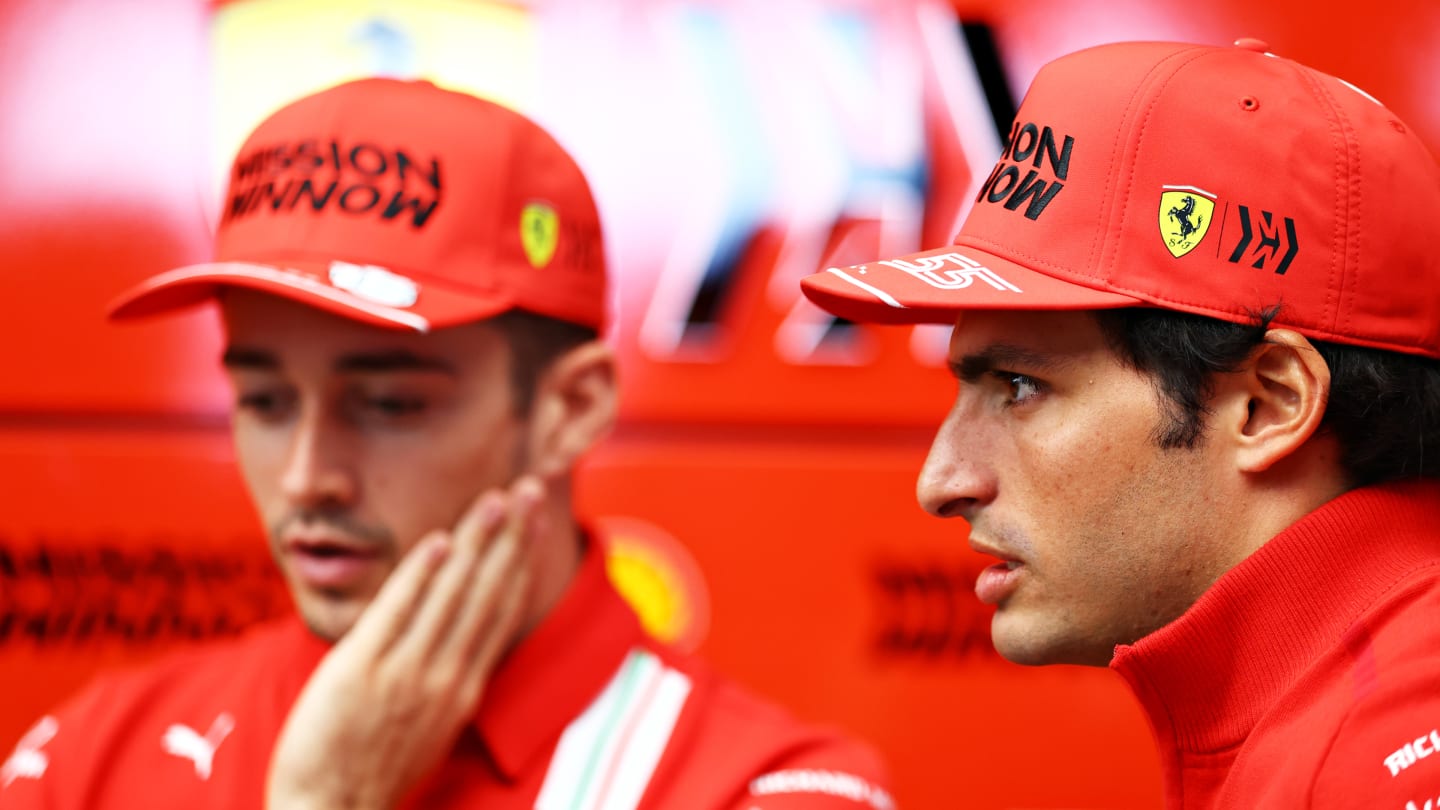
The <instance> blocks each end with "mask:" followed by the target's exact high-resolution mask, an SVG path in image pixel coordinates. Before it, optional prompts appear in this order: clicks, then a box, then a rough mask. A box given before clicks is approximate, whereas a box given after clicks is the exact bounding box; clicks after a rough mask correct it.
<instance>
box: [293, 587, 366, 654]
mask: <svg viewBox="0 0 1440 810" xmlns="http://www.w3.org/2000/svg"><path fill="white" fill-rule="evenodd" d="M298 609H299V611H300V617H301V619H302V620H303V621H304V622H305V626H306V627H307V628H309V629H310V632H311V633H313V634H314V635H315V636H316V637H317V638H320V639H322V640H324V641H328V642H330V643H332V644H333V643H334V642H336V641H339V640H340V639H341V638H342V637H344V635H345V634H346V633H348V632H350V628H351V627H354V626H355V622H357V621H359V619H360V613H361V612H362V611H363V610H364V609H365V605H364V604H363V603H360V602H359V601H358V600H349V599H347V600H343V601H341V600H323V601H322V600H318V599H316V598H315V597H310V598H308V599H305V600H300V604H299V605H298Z"/></svg>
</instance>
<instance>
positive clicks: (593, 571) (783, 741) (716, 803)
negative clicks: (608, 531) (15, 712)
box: [0, 548, 893, 810]
mask: <svg viewBox="0 0 1440 810" xmlns="http://www.w3.org/2000/svg"><path fill="white" fill-rule="evenodd" d="M327 649H328V648H327V646H326V645H325V644H324V643H322V642H321V641H319V640H317V639H316V638H315V637H314V636H312V635H311V634H310V633H309V631H308V630H306V629H305V628H304V626H303V625H302V624H300V622H299V621H298V620H296V619H288V620H285V621H282V622H279V623H275V624H272V625H269V626H265V627H262V628H258V629H255V630H252V631H251V632H249V633H247V634H246V635H245V636H243V637H242V638H240V639H238V640H235V641H231V642H225V643H221V644H217V645H212V646H208V647H202V648H199V649H196V650H192V651H187V652H184V653H181V654H178V655H175V656H173V657H171V658H169V659H167V660H166V661H165V662H164V663H162V664H161V665H159V666H156V667H152V668H149V669H146V670H142V671H139V672H135V673H129V674H123V675H112V676H107V677H105V678H103V679H102V680H100V681H99V682H97V683H96V684H94V685H93V686H91V687H90V688H89V689H87V690H86V691H84V692H83V693H82V694H81V695H79V696H78V697H76V698H75V699H74V700H72V701H70V702H69V703H68V704H67V705H66V706H64V707H63V708H61V709H60V710H59V711H58V712H56V713H55V714H54V715H53V717H54V722H57V723H58V726H50V727H49V728H51V729H53V733H47V732H46V726H45V725H43V723H44V721H42V725H40V726H37V728H38V729H39V731H38V732H33V733H34V734H35V736H31V737H30V738H29V739H28V741H22V743H21V749H27V750H23V751H22V750H20V749H17V752H16V753H15V754H14V755H12V756H11V759H10V760H9V761H8V762H7V763H6V764H5V777H4V778H3V779H0V807H5V808H15V809H16V810H19V809H20V808H49V809H51V810H110V809H114V810H129V809H130V808H136V809H138V808H146V810H164V808H176V809H177V810H178V809H179V808H186V809H187V810H188V809H189V808H196V807H205V808H211V809H212V810H239V809H240V808H260V807H262V806H263V789H264V784H265V774H266V772H267V769H268V765H269V759H270V752H271V749H272V747H273V745H274V742H275V739H276V736H277V735H278V734H279V731H280V729H281V726H282V725H283V723H284V721H285V718H286V715H287V714H288V711H289V707H290V706H291V704H292V703H293V702H294V700H295V698H296V697H297V695H298V694H299V692H300V689H301V687H302V686H303V685H304V683H305V681H306V679H307V678H308V676H309V674H310V672H311V671H312V670H313V669H314V667H315V666H316V665H317V664H318V663H319V662H320V660H321V658H322V657H323V656H324V655H325V653H326V651H327ZM636 651H640V652H642V653H645V654H648V656H653V658H654V659H655V660H658V663H659V664H660V665H661V667H663V669H661V671H671V672H674V673H678V674H679V675H682V676H683V677H684V678H685V679H688V682H689V684H690V691H689V694H688V697H687V699H686V700H685V702H684V704H683V708H682V709H681V710H680V713H679V715H678V717H677V719H676V720H675V722H674V725H673V730H672V731H671V732H670V734H669V737H668V741H667V742H666V744H665V746H664V749H663V753H662V754H661V755H660V757H659V760H658V763H657V764H656V765H655V767H654V769H653V771H652V772H651V773H650V774H649V777H648V786H647V787H646V788H645V790H644V792H643V794H641V796H640V799H639V802H638V804H636V805H635V807H636V808H637V810H659V809H660V808H687V810H690V809H694V808H702V809H703V808H727V809H728V808H737V810H738V809H739V808H745V809H747V810H748V808H757V809H758V810H859V808H865V807H871V808H875V809H876V810H887V808H889V807H891V806H893V805H891V804H890V798H889V794H888V793H887V792H886V791H885V787H884V785H885V780H886V777H885V776H884V773H883V766H882V765H881V763H880V760H879V758H878V756H877V755H876V754H875V753H874V752H873V751H872V750H871V749H870V748H869V747H868V746H865V745H863V744H861V743H858V742H855V741H853V740H850V739H848V738H846V737H844V736H843V735H840V734H839V733H836V732H833V731H829V730H822V729H817V728H812V727H810V726H807V725H804V724H802V723H800V722H799V721H797V720H796V719H795V718H793V717H792V716H790V715H789V714H787V713H786V712H785V711H783V710H782V709H780V708H779V707H776V706H773V705H771V704H769V703H766V702H764V701H762V700H760V699H758V698H756V697H754V696H752V695H750V694H748V693H746V692H745V691H744V690H742V689H741V688H739V687H737V686H735V685H733V684H731V683H728V682H727V681H725V680H724V679H722V678H720V677H718V676H717V675H715V674H714V673H713V672H711V671H709V670H708V669H706V667H705V666H704V665H703V664H702V663H701V662H700V661H698V660H696V659H694V658H690V657H687V656H682V655H679V654H677V653H675V652H673V651H671V650H669V649H668V648H665V647H664V646H662V645H660V644H658V643H656V642H654V641H653V640H651V639H649V638H648V637H647V636H645V635H644V633H643V631H642V630H641V628H640V625H639V622H638V621H637V619H636V618H635V616H634V614H633V613H632V612H631V611H630V608H629V607H628V605H626V604H625V603H624V601H623V600H622V599H621V598H620V596H619V595H618V594H617V593H616V592H615V591H614V589H613V588H612V586H611V585H610V583H609V580H608V578H607V577H606V575H605V570H604V560H603V556H602V555H601V554H600V553H599V552H598V551H596V550H594V549H593V548H592V549H591V550H590V551H589V552H588V553H587V556H586V559H585V561H584V563H583V564H582V567H581V570H580V572H579V574H578V575H577V576H576V578H575V580H574V582H573V583H572V585H571V587H570V589H569V590H568V591H567V593H566V595H565V597H564V598H563V599H562V601H561V603H560V604H559V605H557V607H556V609H555V610H554V611H552V613H551V614H550V616H548V617H547V618H546V621H545V622H544V623H542V625H541V626H540V627H539V628H537V629H536V631H535V632H534V633H532V634H531V635H530V636H529V637H528V638H527V639H526V640H525V641H524V642H522V643H521V645H520V646H519V647H517V648H516V650H515V651H513V652H512V653H511V654H510V655H509V656H508V657H507V659H506V660H505V661H504V662H503V663H502V665H501V668H500V669H499V670H498V671H497V672H496V674H495V676H494V677H493V678H492V680H491V683H490V684H489V685H488V688H487V691H486V694H485V697H484V698H483V700H482V703H481V706H480V709H479V711H478V713H477V716H476V720H475V723H474V724H473V725H472V726H470V727H469V728H467V730H466V731H465V732H464V733H463V734H462V736H461V738H460V741H459V743H458V744H457V746H456V747H455V750H454V751H453V752H452V754H451V756H450V757H449V759H447V760H446V761H445V762H444V763H443V764H442V766H441V767H440V768H439V769H438V771H437V772H436V773H435V774H434V775H433V777H432V778H431V779H429V780H428V781H427V782H426V783H425V784H424V785H423V786H421V787H419V788H417V790H416V791H415V792H414V793H413V794H412V795H411V796H410V797H408V801H406V802H405V804H404V806H407V807H425V808H479V807H483V808H485V809H486V810H505V808H516V809H517V810H518V808H526V809H527V810H528V808H531V807H534V806H536V798H537V795H538V794H539V792H540V790H541V786H542V784H543V783H544V782H545V780H546V777H547V773H548V772H549V771H550V770H551V765H552V757H553V756H554V755H555V752H556V746H557V743H558V742H559V740H560V738H561V735H562V734H563V733H565V732H566V729H567V727H569V726H570V725H571V723H572V721H574V720H575V719H576V717H577V716H579V715H581V713H582V712H584V711H585V710H586V709H587V708H588V707H589V706H590V704H591V702H592V701H595V700H596V699H597V695H599V694H600V693H601V691H602V689H604V688H605V687H606V685H607V684H608V683H610V682H611V680H612V677H615V675H616V672H617V667H619V666H620V665H621V663H622V662H623V661H625V660H627V656H630V655H632V654H633V653H635V652H636ZM222 715H228V716H229V717H230V718H231V720H232V721H233V722H227V721H224V720H221V719H220V718H221V716H222ZM176 724H182V725H184V726H187V727H188V728H189V729H190V730H192V731H193V732H195V734H197V735H199V736H201V737H211V738H212V739H219V740H220V742H219V744H218V745H215V746H214V749H213V757H212V761H211V762H210V763H209V764H210V766H211V767H210V773H208V774H202V773H201V767H200V766H199V764H198V763H197V762H195V761H193V760H192V759H191V758H187V757H185V756H181V755H177V754H175V753H173V752H171V751H167V745H166V742H165V740H166V737H167V734H170V733H171V731H170V730H171V729H172V728H173V727H174V726H175V725H176ZM226 726H231V727H230V728H229V730H228V731H226V730H225V728H226ZM621 742H622V743H623V742H624V740H621ZM37 757H38V758H39V759H37ZM39 761H43V762H44V767H43V768H42V770H43V773H41V774H39V775H36V774H34V773H33V770H34V766H35V764H36V763H37V762H39ZM27 768H28V769H29V770H30V773H28V774H27V773H25V772H26V770H27ZM777 772H778V773H779V774H781V776H780V778H778V779H776V778H771V779H770V780H769V781H768V782H761V783H756V784H758V785H760V788H759V789H755V786H754V785H752V783H754V782H755V780H757V779H762V780H763V779H764V778H765V777H767V776H771V777H773V776H774V775H775V774H776V773H777ZM825 775H829V776H828V777H827V776H825ZM603 777H604V775H603V774H601V775H600V777H599V778H603ZM857 786H860V787H859V788H858V792H857ZM752 793H753V795H752ZM593 804H594V803H593V802H591V803H578V804H570V803H567V806H573V807H577V808H583V807H589V806H592V805H593ZM602 806H606V807H610V806H615V805H613V804H605V805H602Z"/></svg>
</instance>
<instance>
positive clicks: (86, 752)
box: [0, 79, 893, 810]
mask: <svg viewBox="0 0 1440 810" xmlns="http://www.w3.org/2000/svg"><path fill="white" fill-rule="evenodd" d="M605 287H606V274H605V256H604V250H603V248H602V243H601V229H600V221H599V217H598V215H597V212H596V208H595V203H594V201H593V199H592V197H591V194H590V191H589V187H588V185H587V184H586V181H585V179H584V177H583V176H582V174H581V172H580V170H579V168H578V167H577V166H576V165H575V163H574V161H573V160H572V159H571V158H570V156H569V155H568V154H566V152H565V151H564V150H563V149H562V148H561V147H560V146H559V145H558V144H557V143H556V142H555V141H554V140H553V139H552V138H551V137H550V136H549V135H547V134H546V133H545V132H544V131H542V130H541V129H540V128H539V127H537V126H536V125H535V124H534V123H532V122H531V121H529V120H527V119H526V118H524V117H522V116H520V115H518V114H517V113H515V112H512V111H510V110H507V109H505V108H503V107H501V106H498V105H495V104H491V103H489V102H486V101H481V100H479V99H476V98H473V97H470V96H467V95H463V94H460V93H454V92H450V91H447V90H442V89H440V88H438V87H435V86H434V85H431V84H428V83H420V82H400V81H394V80H388V79H368V80H362V81H358V82H351V83H348V84H344V85H340V86H338V87H335V88H332V89H329V90H327V91H324V92H321V93H318V94H315V95H312V96H309V97H307V98H304V99H301V100H300V101H297V102H295V103H293V104H291V105H289V106H287V107H285V108H283V109H281V110H280V111H278V112H276V113H275V114H274V115H272V116H271V117H270V118H268V119H267V120H266V121H265V122H264V123H262V124H261V125H260V127H259V128H258V129H257V130H256V131H255V132H254V133H253V134H252V135H251V136H250V138H249V139H248V140H247V142H246V143H245V145H244V146H243V147H242V148H241V150H240V153H239V155H238V157H237V159H236V161H235V164H234V167H233V172H232V175H231V178H230V186H229V190H228V193H227V196H226V199H225V202H224V210H223V215H222V219H221V223H220V229H219V236H218V243H217V256H216V260H215V261H214V262H211V263H208V264H205V265H201V266H197V267H187V268H182V269H179V270H174V271H171V272H168V273H164V274H162V275H159V276H156V277H154V278H152V279H150V280H148V281H146V282H145V283H143V284H142V285H141V286H140V287H139V288H137V289H135V290H132V291H130V292H129V293H127V294H126V295H125V296H124V297H123V298H122V299H121V300H120V301H119V302H118V303H117V305H116V307H115V309H114V311H113V313H112V314H113V315H114V316H115V317H117V318H133V317H139V316H145V315H151V314H154V313H159V312H164V311H169V310H172V309H174V308H176V307H181V306H185V305H190V304H195V303H199V302H202V301H211V300H213V301H216V302H217V303H218V308H219V310H220V313H221V316H222V319H223V321H224V326H225V333H226V349H225V353H224V365H225V367H226V369H227V371H228V373H229V375H230V378H231V381H232V383H233V387H234V390H235V414H234V423H233V430H234V438H235V446H236V450H237V456H238V458H239V463H240V467H241V471H242V473H243V476H244V479H245V482H246V485H247V486H248V488H249V492H250V495H251V497H252V499H253V500H254V502H255V505H256V507H257V510H258V511H259V514H260V517H261V518H262V520H263V521H264V524H265V525H266V527H267V528H268V529H269V538H270V545H271V550H272V551H273V553H274V555H275V558H276V561H277V563H278V565H279V567H280V569H281V572H282V574H283V576H284V578H285V581H286V583H287V585H288V586H289V589H290V592H291V594H292V596H293V597H294V602H295V605H296V607H297V614H298V615H297V616H296V617H295V618H294V619H290V620H286V621H283V622H281V623H279V624H278V625H275V626H271V627H266V628H263V629H261V630H258V631H255V632H252V633H251V634H249V635H247V636H246V637H244V638H242V639H240V640H239V641H238V642H234V643H229V644H225V645H221V646H218V647H214V648H206V649H201V650H199V651H195V652H188V653H184V654H181V655H180V656H178V657H175V658H172V659H171V660H169V661H167V662H165V663H163V664H161V665H160V666H159V667H157V668H152V669H150V670H148V671H144V672H140V673H135V674H127V675H122V676H112V677H109V678H107V679H104V680H102V681H101V682H99V683H98V684H96V685H95V686H93V687H92V688H90V689H89V690H87V691H86V692H84V693H83V694H81V695H80V696H79V697H77V698H75V699H74V700H72V701H71V702H70V703H69V704H68V705H67V706H66V707H64V708H62V709H61V710H60V711H59V712H57V713H56V714H54V715H49V716H46V717H44V718H42V719H41V720H40V721H39V722H38V723H37V724H36V725H35V726H34V728H32V729H31V731H30V732H29V733H28V734H27V735H26V736H25V738H24V739H23V740H22V741H21V743H20V745H19V746H18V747H17V749H16V751H15V753H14V754H13V755H12V756H11V757H10V758H9V759H8V760H7V761H6V762H5V764H4V766H3V768H0V803H3V804H4V806H5V807H7V808H76V810H79V809H80V808H84V810H97V809H98V808H138V807H144V808H171V807H173V808H196V807H205V808H256V807H260V806H262V805H263V806H268V807H270V808H339V807H347V808H391V807H425V808H451V807H454V808H460V807H484V808H487V810H495V809H496V808H499V810H504V808H538V810H571V809H572V808H597V809H598V808H604V809H607V810H608V809H610V808H617V809H619V808H623V809H624V810H635V809H637V808H638V809H639V810H659V808H686V810H690V809H691V808H737V809H748V808H757V809H758V810H771V809H774V810H784V809H785V808H795V810H807V809H812V808H813V810H854V809H855V808H865V807H869V808H875V810H888V808H891V807H893V803H892V801H891V799H890V796H889V794H888V793H887V792H886V790H885V789H884V787H883V778H882V777H881V776H880V766H879V764H878V762H877V761H876V757H875V756H874V754H873V752H871V751H870V749H868V748H867V747H865V746H863V745H861V744H858V743H855V742H852V741H849V740H847V739H845V738H843V737H840V736H838V735H835V734H832V733H828V732H822V731H819V730H815V729H811V728H808V727H805V726H803V725H801V724H799V723H798V722H796V721H795V720H794V719H792V718H791V717H790V716H789V715H787V714H785V713H784V712H783V711H781V710H780V709H778V708H776V707H774V706H771V705H769V704H767V703H764V702H762V701H760V700H757V699H756V698H754V697H751V696H749V695H748V694H746V693H745V692H743V691H742V690H740V689H739V688H737V687H735V686H734V685H731V684H729V683H727V682H725V681H724V680H723V679H720V678H718V677H716V675H714V674H713V673H711V672H710V671H708V670H707V669H705V668H704V667H703V665H701V664H700V663H699V662H697V661H695V660H693V659H691V658H689V657H686V656H682V655H680V654H678V653H676V652H674V651H672V650H669V649H667V648H665V647H663V646H662V645H659V644H657V643H655V642H654V641H652V640H650V639H648V638H647V637H645V635H644V634H643V633H642V631H641V629H640V626H639V624H638V621H637V619H636V617H635V616H634V614H633V613H631V612H630V610H629V609H628V607H627V606H626V605H625V603H624V602H623V601H622V600H621V598H620V597H619V596H618V595H617V594H616V592H615V591H614V590H613V589H612V587H611V586H610V584H609V582H608V580H607V579H606V575H605V568H604V561H603V558H602V555H601V553H600V551H599V550H598V549H597V548H596V547H595V545H594V543H592V542H591V541H590V540H589V538H588V537H587V535H586V533H585V531H584V530H583V528H582V527H581V526H579V525H578V524H577V522H576V519H575V517H574V515H573V513H572V510H571V501H570V478H571V470H572V468H573V466H574V464H575V462H576V461H577V459H578V458H579V457H580V456H581V455H583V454H584V453H585V452H586V451H587V450H588V449H589V448H590V447H591V445H592V444H594V443H595V442H596V441H597V439H599V438H600V436H601V435H602V434H604V433H605V431H606V430H607V429H608V428H609V426H610V424H611V422H612V421H613V419H614V414H615V402H616V390H615V368H614V360H613V357H612V355H611V352H610V351H609V349H608V348H607V347H606V346H605V344H603V343H602V342H600V341H599V340H598V339H597V335H598V333H599V332H600V330H601V329H602V328H603V324H604V311H605Z"/></svg>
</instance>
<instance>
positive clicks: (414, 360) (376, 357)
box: [220, 346, 459, 376]
mask: <svg viewBox="0 0 1440 810" xmlns="http://www.w3.org/2000/svg"><path fill="white" fill-rule="evenodd" d="M220 362H221V364H222V365H223V366H225V368H227V369H232V370H243V371H278V370H279V369H280V361H279V359H278V358H276V356H275V354H274V353H272V352H269V351H266V350H264V349H255V348H251V347H248V346H230V347H228V348H226V349H225V353H224V354H223V355H221V357H220ZM335 371H337V372H339V373H342V374H344V373H350V374H353V373H360V374H367V373H368V374H385V373H393V372H405V371H438V372H441V373H444V374H449V375H452V376H455V375H458V374H459V371H458V370H457V369H456V368H455V365H454V364H453V363H451V362H449V361H447V360H443V359H441V358H439V357H431V356H426V355H420V354H416V353H415V352H412V351H410V350H409V349H387V350H384V351H373V352H355V353H353V354H347V355H344V356H343V357H341V358H340V359H338V360H336V361H335Z"/></svg>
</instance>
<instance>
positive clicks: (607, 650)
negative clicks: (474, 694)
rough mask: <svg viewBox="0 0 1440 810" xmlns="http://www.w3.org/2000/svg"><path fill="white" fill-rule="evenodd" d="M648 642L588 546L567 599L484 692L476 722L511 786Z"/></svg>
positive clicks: (599, 554) (595, 548) (600, 555)
mask: <svg viewBox="0 0 1440 810" xmlns="http://www.w3.org/2000/svg"><path fill="white" fill-rule="evenodd" d="M644 639H645V635H644V632H643V631H642V630H641V628H640V622H639V620H638V619H637V618H636V617H635V614H634V612H633V611H631V609H630V607H629V605H627V604H626V603H625V601H624V600H623V599H621V597H620V595H619V594H618V593H616V592H615V589H614V587H613V586H612V585H611V584H610V579H609V577H608V576H607V575H606V573H605V554H604V552H603V551H602V550H601V549H600V547H599V544H598V543H595V542H593V541H592V542H589V543H587V544H586V550H585V555H584V557H583V558H582V559H581V562H580V568H579V570H578V571H576V573H575V578H574V579H573V580H572V581H571V583H570V587H569V588H568V589H566V591H565V595H564V596H562V597H561V599H560V602H559V603H558V604H556V606H555V608H554V609H553V610H551V611H550V614H549V615H548V616H546V617H545V620H544V621H543V622H541V623H540V626H539V627H537V628H536V629H535V631H534V632H532V633H531V634H530V635H529V636H527V637H526V638H525V640H524V641H522V642H520V644H519V646H517V647H516V648H515V649H514V650H512V651H511V652H510V654H509V655H508V656H507V657H506V658H505V660H504V661H502V662H501V664H500V668H499V669H498V670H496V672H495V674H494V676H492V678H491V680H490V683H489V684H488V685H487V686H486V687H485V696H484V698H483V699H482V701H481V704H480V711H479V714H478V716H477V717H476V721H475V724H476V728H477V729H478V730H479V732H480V737H481V739H483V740H484V741H485V746H486V748H487V749H488V750H489V751H490V753H491V754H492V755H493V756H494V758H495V763H496V765H498V766H499V769H500V772H501V774H502V775H503V776H504V777H505V778H507V779H509V780H512V781H513V780H514V779H516V778H517V777H518V776H519V774H520V773H521V772H523V771H524V769H525V768H526V766H527V765H529V764H530V763H531V761H532V760H533V759H534V758H535V757H536V756H537V755H538V754H540V753H542V752H544V751H548V750H549V747H550V744H551V743H553V742H554V741H555V740H556V739H558V738H559V736H560V733H561V732H562V731H564V729H565V727H566V726H568V725H569V724H570V722H571V721H573V720H574V719H575V718H576V717H578V716H579V715H580V713H581V712H583V711H584V710H585V707H586V706H588V705H590V703H591V701H593V700H594V699H595V697H596V695H598V694H600V691H601V690H602V689H603V688H604V687H605V684H606V683H608V682H609V681H610V678H611V677H612V676H613V675H614V674H615V670H616V669H617V668H618V667H619V666H620V663H621V661H623V660H624V658H625V656H626V655H627V654H628V653H629V651H630V649H631V648H632V647H634V646H636V645H638V644H642V643H644Z"/></svg>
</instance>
